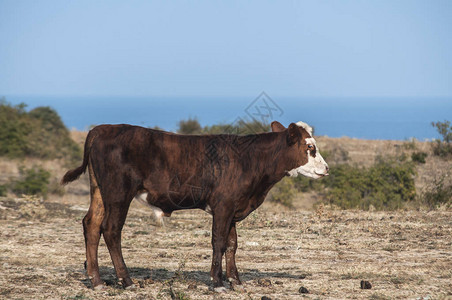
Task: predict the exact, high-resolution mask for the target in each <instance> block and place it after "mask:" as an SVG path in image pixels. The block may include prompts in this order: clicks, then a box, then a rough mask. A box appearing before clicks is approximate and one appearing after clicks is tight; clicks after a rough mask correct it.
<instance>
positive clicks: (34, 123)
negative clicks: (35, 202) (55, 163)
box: [0, 100, 82, 162]
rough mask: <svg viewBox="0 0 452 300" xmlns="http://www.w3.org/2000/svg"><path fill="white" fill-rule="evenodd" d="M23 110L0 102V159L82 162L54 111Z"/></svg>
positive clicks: (41, 108)
mask: <svg viewBox="0 0 452 300" xmlns="http://www.w3.org/2000/svg"><path fill="white" fill-rule="evenodd" d="M25 108H26V105H25V104H23V103H22V104H19V105H16V106H12V105H10V104H9V103H7V102H6V101H5V100H2V101H0V155H1V156H7V157H10V158H23V157H27V156H28V157H36V158H43V159H53V158H65V159H68V160H69V161H71V162H75V161H77V162H78V161H79V160H81V157H82V151H81V149H80V147H79V146H78V145H77V144H76V143H75V142H74V141H73V140H72V139H71V137H70V132H69V130H68V129H67V128H66V127H65V126H64V124H63V122H62V121H61V118H60V117H59V116H58V114H57V113H56V112H55V111H54V110H53V109H51V108H50V107H38V108H35V109H33V110H31V111H30V112H26V110H25Z"/></svg>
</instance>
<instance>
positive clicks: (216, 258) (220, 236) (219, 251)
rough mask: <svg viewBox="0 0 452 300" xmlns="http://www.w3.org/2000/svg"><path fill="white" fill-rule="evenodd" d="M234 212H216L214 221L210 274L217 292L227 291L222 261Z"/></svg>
mask: <svg viewBox="0 0 452 300" xmlns="http://www.w3.org/2000/svg"><path fill="white" fill-rule="evenodd" d="M231 220H232V214H230V215H225V214H224V213H223V214H214V216H213V223H212V249H213V254H212V267H211V269H210V276H211V278H212V280H213V289H214V291H215V292H219V293H221V292H226V288H225V287H224V285H223V279H222V273H223V271H222V267H221V261H222V258H223V254H224V253H225V251H226V245H227V237H228V235H229V231H230V226H231Z"/></svg>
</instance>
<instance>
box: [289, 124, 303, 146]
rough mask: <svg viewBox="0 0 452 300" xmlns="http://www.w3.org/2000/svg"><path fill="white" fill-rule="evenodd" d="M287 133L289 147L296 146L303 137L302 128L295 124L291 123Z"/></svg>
mask: <svg viewBox="0 0 452 300" xmlns="http://www.w3.org/2000/svg"><path fill="white" fill-rule="evenodd" d="M288 129H289V130H288V132H287V143H288V144H289V145H293V144H295V143H296V142H297V141H298V140H299V139H300V137H301V134H300V128H298V125H297V124H295V123H290V125H289V127H288Z"/></svg>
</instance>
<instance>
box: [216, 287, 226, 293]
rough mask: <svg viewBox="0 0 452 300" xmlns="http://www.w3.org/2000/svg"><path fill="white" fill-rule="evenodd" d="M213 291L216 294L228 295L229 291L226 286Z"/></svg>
mask: <svg viewBox="0 0 452 300" xmlns="http://www.w3.org/2000/svg"><path fill="white" fill-rule="evenodd" d="M213 290H214V292H215V293H226V292H227V291H228V290H227V289H226V288H225V287H224V286H217V287H216V288H213Z"/></svg>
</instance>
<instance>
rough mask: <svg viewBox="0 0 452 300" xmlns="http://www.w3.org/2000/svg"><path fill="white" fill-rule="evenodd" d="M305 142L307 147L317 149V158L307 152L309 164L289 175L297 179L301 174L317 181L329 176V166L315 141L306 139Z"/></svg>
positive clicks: (293, 170) (291, 171)
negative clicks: (311, 146) (310, 146)
mask: <svg viewBox="0 0 452 300" xmlns="http://www.w3.org/2000/svg"><path fill="white" fill-rule="evenodd" d="M297 124H298V123H297ZM309 128H310V127H309ZM305 129H306V128H305ZM311 130H312V129H311ZM306 131H308V130H307V129H306ZM308 132H309V131H308ZM305 141H306V144H307V145H313V146H314V147H315V148H316V154H315V157H312V156H311V151H310V150H308V151H307V156H308V162H307V163H306V164H304V165H302V166H299V167H298V168H295V169H292V170H290V171H288V172H287V173H289V176H291V177H297V176H298V175H300V174H301V175H303V176H306V177H310V178H314V179H317V178H320V177H323V176H326V175H328V164H327V163H326V162H325V160H324V159H323V157H322V155H320V151H319V149H318V148H317V144H316V142H315V139H314V138H307V139H305Z"/></svg>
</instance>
